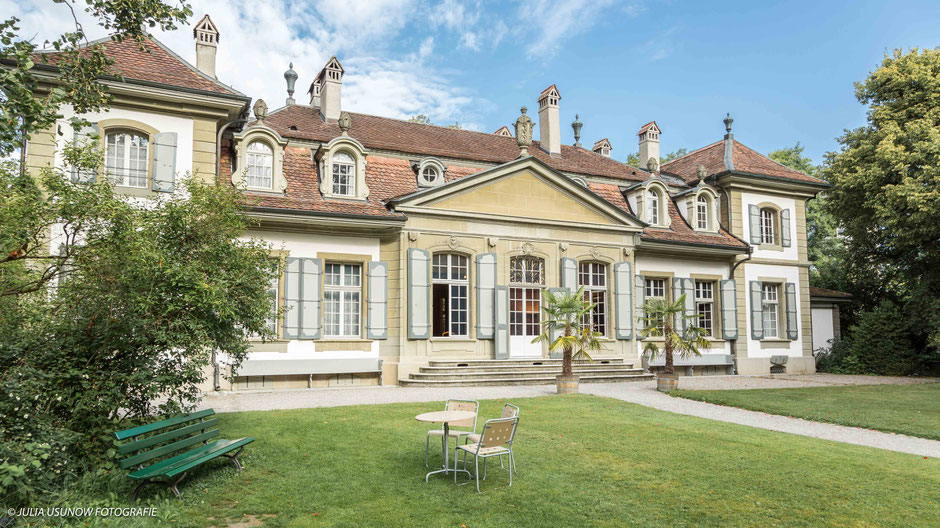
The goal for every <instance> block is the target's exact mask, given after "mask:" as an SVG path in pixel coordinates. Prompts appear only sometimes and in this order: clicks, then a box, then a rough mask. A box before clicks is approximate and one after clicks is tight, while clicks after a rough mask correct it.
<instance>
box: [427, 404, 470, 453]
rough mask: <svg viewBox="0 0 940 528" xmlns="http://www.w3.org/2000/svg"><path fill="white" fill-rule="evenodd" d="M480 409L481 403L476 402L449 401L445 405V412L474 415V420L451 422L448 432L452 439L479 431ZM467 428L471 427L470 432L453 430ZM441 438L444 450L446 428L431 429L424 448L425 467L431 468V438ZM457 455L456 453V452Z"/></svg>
mask: <svg viewBox="0 0 940 528" xmlns="http://www.w3.org/2000/svg"><path fill="white" fill-rule="evenodd" d="M479 409H480V403H479V402H477V401H476V400H447V403H446V404H444V410H445V411H470V412H472V413H473V418H472V419H467V420H461V421H459V422H451V423H450V424H449V426H450V427H451V429H450V430H449V432H448V435H449V436H450V438H457V439H458V441H459V438H460V437H461V436H463V435H466V434H471V433H473V432H474V431H476V430H477V416H478V413H479ZM455 427H456V428H465V427H469V428H470V430H469V431H467V430H466V429H453V428H455ZM432 436H439V437H441V449H444V426H443V425H441V428H440V429H431V430H430V431H428V438H427V442H426V444H425V446H424V467H431V466H430V465H429V464H428V454H429V453H430V450H431V437H432ZM454 454H455V455H456V451H455V452H454Z"/></svg>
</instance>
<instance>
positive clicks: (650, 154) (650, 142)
mask: <svg viewBox="0 0 940 528" xmlns="http://www.w3.org/2000/svg"><path fill="white" fill-rule="evenodd" d="M660 133H661V131H660V130H659V126H658V125H657V124H656V121H650V122H649V123H647V124H645V125H643V128H641V129H640V131H639V132H637V133H636V135H637V136H639V138H640V155H639V158H640V168H641V169H647V168H649V160H650V158H655V159H656V166H657V167H658V166H659V134H660Z"/></svg>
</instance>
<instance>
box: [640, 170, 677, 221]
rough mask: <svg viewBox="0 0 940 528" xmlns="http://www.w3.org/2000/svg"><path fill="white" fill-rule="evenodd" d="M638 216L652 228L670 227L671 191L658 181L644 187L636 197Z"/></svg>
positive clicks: (648, 183)
mask: <svg viewBox="0 0 940 528" xmlns="http://www.w3.org/2000/svg"><path fill="white" fill-rule="evenodd" d="M635 197H636V206H637V214H638V216H639V217H640V220H642V221H643V222H646V223H647V224H649V225H650V227H669V225H670V224H671V223H672V222H671V218H670V216H669V200H670V197H669V190H668V189H667V188H666V186H665V185H664V184H663V183H662V182H661V181H658V180H650V181H648V182H646V183H645V184H644V185H642V186H641V187H640V188H639V189H638V190H637V193H636V195H635Z"/></svg>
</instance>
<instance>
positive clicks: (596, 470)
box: [68, 395, 940, 528]
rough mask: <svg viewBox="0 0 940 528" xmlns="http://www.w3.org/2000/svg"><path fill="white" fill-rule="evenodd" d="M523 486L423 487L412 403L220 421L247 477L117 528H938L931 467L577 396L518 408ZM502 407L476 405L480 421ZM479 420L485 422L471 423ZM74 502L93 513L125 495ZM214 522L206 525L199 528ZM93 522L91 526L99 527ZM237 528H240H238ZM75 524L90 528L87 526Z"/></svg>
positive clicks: (498, 475)
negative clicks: (241, 444) (246, 440)
mask: <svg viewBox="0 0 940 528" xmlns="http://www.w3.org/2000/svg"><path fill="white" fill-rule="evenodd" d="M513 403H516V404H518V405H519V406H520V407H521V414H520V427H519V431H518V434H517V444H516V452H517V461H518V468H519V474H518V476H517V477H516V478H514V480H513V485H512V487H508V483H509V481H508V474H507V473H506V472H505V471H501V470H499V469H498V463H497V464H496V465H495V466H491V467H490V469H489V472H488V473H489V474H488V478H487V480H486V481H484V482H483V483H481V487H482V489H483V493H480V494H478V493H477V492H476V490H475V488H474V487H473V486H472V485H465V486H459V487H455V486H454V484H453V480H452V479H445V478H443V477H442V476H432V477H431V481H430V482H429V483H428V484H425V482H424V474H425V472H426V469H425V467H424V453H423V452H422V451H423V449H424V445H423V444H424V440H425V433H426V431H427V429H428V424H422V423H419V422H417V421H415V419H414V416H415V415H416V414H419V413H422V412H426V411H431V410H439V409H440V408H441V407H442V403H434V404H432V403H410V404H394V405H369V406H355V407H336V408H320V409H303V410H290V411H270V412H246V413H238V414H230V415H222V418H221V428H222V431H223V434H224V436H225V437H227V438H232V437H236V436H243V435H251V436H254V437H255V438H256V439H257V440H256V441H255V443H254V444H252V445H250V446H249V447H248V449H246V451H245V453H244V455H243V459H244V463H245V464H246V468H245V470H244V472H243V473H242V474H236V473H235V472H234V468H232V467H231V466H230V465H228V464H227V463H226V461H219V462H217V463H210V464H207V466H210V467H208V468H207V467H205V466H203V467H202V469H199V470H197V471H195V473H194V474H192V475H191V477H189V478H187V480H186V481H184V483H183V484H182V485H181V491H182V493H183V501H175V500H173V501H170V500H166V499H165V497H166V496H167V492H166V490H163V489H160V488H158V487H152V488H149V491H146V492H144V493H143V494H142V500H143V501H144V502H152V503H155V504H156V505H157V507H158V508H159V509H160V515H161V516H162V517H163V519H164V520H163V521H160V522H157V521H149V522H150V523H152V524H148V522H146V521H140V520H135V521H134V522H133V523H131V522H128V521H122V522H121V523H119V524H113V526H122V527H125V526H168V525H169V526H184V527H190V526H191V527H207V526H218V527H223V526H224V527H228V526H229V525H230V524H231V523H235V522H238V521H245V520H246V519H248V517H246V515H258V516H264V515H268V516H265V517H259V518H261V519H263V521H264V524H263V526H264V527H267V528H271V527H283V528H286V527H321V526H331V527H335V526H350V527H359V526H381V527H396V526H403V527H404V526H407V527H411V526H421V527H435V528H436V527H456V528H462V527H463V526H466V527H470V528H473V527H478V526H482V527H526V526H533V527H547V526H611V527H613V526H668V527H681V526H715V527H718V526H722V527H724V526H736V527H741V526H760V527H767V526H897V527H902V526H903V527H912V526H930V525H933V526H936V522H937V519H938V511H940V460H936V459H925V458H924V457H919V456H913V455H905V454H900V453H894V452H890V451H880V450H875V449H870V448H864V447H858V446H851V445H846V444H838V443H833V442H826V441H822V440H816V439H811V438H804V437H799V436H793V435H787V434H782V433H776V432H771V431H765V430H761V429H753V428H748V427H744V426H738V425H733V424H726V423H721V422H714V421H709V420H704V419H700V418H694V417H689V416H682V415H677V414H670V413H666V412H662V411H657V410H653V409H649V408H646V407H641V406H638V405H634V404H630V403H626V402H622V401H619V400H612V399H607V398H600V397H594V396H586V395H574V396H560V397H543V398H528V399H517V400H513ZM501 408H502V402H500V401H485V402H482V411H481V418H485V417H495V416H498V415H499V412H500V410H501ZM481 422H482V420H481ZM124 480H126V479H120V478H118V479H115V478H112V479H111V480H108V481H107V482H110V483H111V484H110V487H108V486H105V489H99V490H97V491H95V492H94V493H88V494H87V495H84V496H83V495H73V496H71V497H69V498H68V503H71V504H89V503H92V502H94V501H96V500H99V501H100V500H102V499H101V496H104V495H107V494H108V493H109V492H110V493H117V494H118V495H117V497H119V498H118V499H116V500H115V499H112V501H113V502H112V503H111V504H112V505H120V504H124V503H128V502H129V501H127V499H126V497H127V495H126V494H127V493H128V492H129V490H130V484H129V483H125V482H124ZM207 517H212V518H213V519H211V520H210V519H208V518H207ZM100 524H102V523H99V525H100ZM246 525H247V524H246ZM82 526H85V525H84V524H83V525H82Z"/></svg>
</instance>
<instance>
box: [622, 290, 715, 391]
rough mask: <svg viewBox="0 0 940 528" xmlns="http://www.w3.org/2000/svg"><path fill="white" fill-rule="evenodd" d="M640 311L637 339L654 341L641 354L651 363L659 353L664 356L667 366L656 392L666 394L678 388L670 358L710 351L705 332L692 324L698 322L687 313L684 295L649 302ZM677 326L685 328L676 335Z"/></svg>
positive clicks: (647, 342) (699, 354)
mask: <svg viewBox="0 0 940 528" xmlns="http://www.w3.org/2000/svg"><path fill="white" fill-rule="evenodd" d="M643 308H644V310H645V314H644V315H643V316H642V317H640V318H639V319H640V320H641V322H642V324H643V329H642V330H640V337H642V338H643V339H648V338H653V339H652V340H649V341H646V344H645V346H644V347H643V353H644V354H649V355H650V359H653V358H654V357H656V356H657V355H659V354H660V353H662V354H663V355H665V357H666V364H665V366H664V367H663V370H662V371H661V372H659V373H657V374H656V390H659V391H661V392H669V391H671V390H673V389H675V388H677V387H678V386H679V376H677V375H676V373H675V371H674V370H673V356H674V355H675V354H679V356H680V357H689V356H701V355H702V353H701V352H699V349H702V348H706V349H707V348H708V347H709V343H708V340H707V339H705V336H706V335H707V331H706V330H705V329H704V328H702V327H700V326H696V325H695V324H694V323H695V322H697V320H698V316H697V315H694V314H687V313H686V311H685V294H683V295H681V296H680V297H679V298H678V299H676V300H675V301H674V302H669V301H667V300H666V299H660V298H652V299H648V300H647V301H646V304H645V305H644V307H643ZM677 325H681V326H684V327H686V330H685V331H684V332H680V331H677V330H676V326H677ZM659 338H661V339H659Z"/></svg>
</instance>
